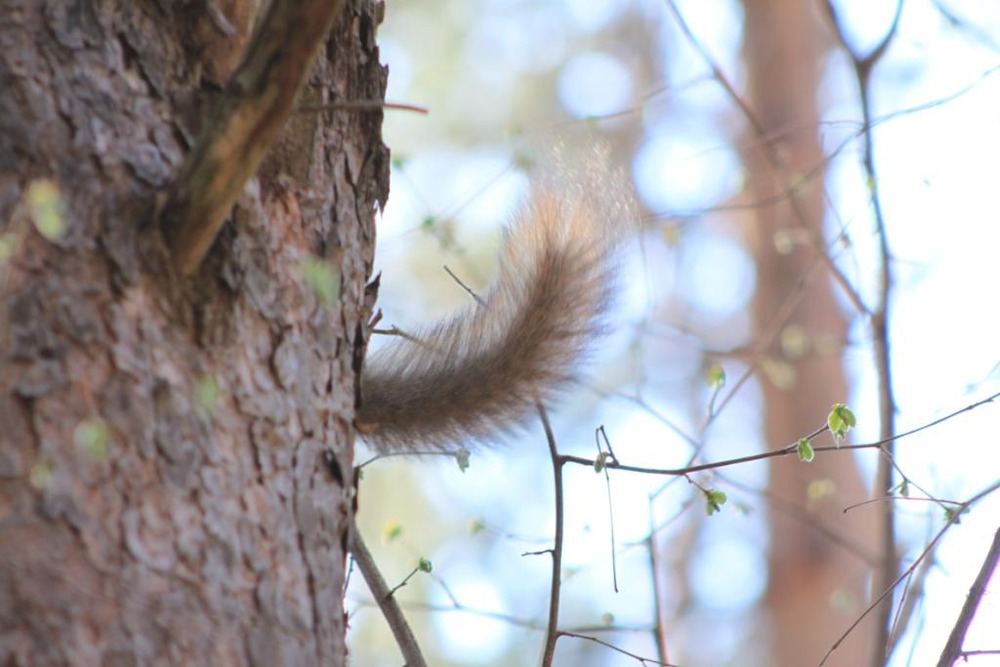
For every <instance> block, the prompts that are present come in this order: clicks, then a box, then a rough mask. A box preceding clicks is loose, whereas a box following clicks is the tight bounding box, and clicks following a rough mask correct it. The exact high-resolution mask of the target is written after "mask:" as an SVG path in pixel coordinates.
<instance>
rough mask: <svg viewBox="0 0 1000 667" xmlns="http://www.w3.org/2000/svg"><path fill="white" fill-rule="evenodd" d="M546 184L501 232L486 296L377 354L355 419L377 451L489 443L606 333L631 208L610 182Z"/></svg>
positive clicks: (557, 384) (553, 388)
mask: <svg viewBox="0 0 1000 667" xmlns="http://www.w3.org/2000/svg"><path fill="white" fill-rule="evenodd" d="M592 180H594V178H593V177H590V178H588V179H584V182H579V180H578V182H575V183H569V184H567V183H543V184H541V185H539V186H538V187H536V188H535V189H534V192H533V195H532V198H531V202H530V203H529V204H528V205H527V206H526V207H525V208H524V210H523V211H522V212H521V213H520V215H518V216H517V217H516V218H515V220H514V221H513V223H512V224H511V225H510V226H509V227H508V229H507V230H506V233H505V235H504V241H503V248H502V251H501V262H500V272H499V276H498V277H497V279H496V282H495V283H494V284H493V286H492V287H491V288H490V290H489V292H488V293H487V294H486V295H485V296H484V297H483V303H482V304H473V305H470V306H469V307H467V308H465V309H464V310H463V311H461V312H459V313H458V314H456V315H455V316H453V317H451V318H450V319H448V320H445V321H444V322H441V323H439V324H437V325H436V326H434V327H432V328H430V329H428V330H426V331H422V332H419V333H418V334H417V335H416V337H415V340H409V339H406V338H400V339H399V340H397V341H396V342H394V343H393V344H391V345H388V346H386V347H385V348H383V349H381V350H379V351H378V352H376V353H374V354H373V355H372V356H371V357H370V358H369V359H368V360H367V362H366V366H365V370H364V374H363V376H362V406H361V410H360V413H359V415H358V421H359V424H360V426H361V432H362V433H363V434H364V437H365V440H366V441H368V442H369V443H370V444H371V445H373V446H374V447H375V448H376V449H377V450H379V451H381V452H416V451H420V450H425V449H441V448H444V447H446V446H448V445H465V446H469V443H471V442H473V441H484V440H486V441H488V440H494V439H496V437H497V436H498V435H500V434H502V433H503V432H506V431H508V430H510V429H511V428H514V427H516V426H518V425H520V424H522V423H523V422H525V420H527V419H529V418H531V416H532V415H534V414H536V412H535V409H534V406H535V403H536V401H542V402H543V403H545V402H547V401H548V400H550V399H551V398H552V397H553V396H554V395H555V394H556V393H557V392H558V391H559V390H560V389H561V388H563V387H565V385H566V384H567V383H568V382H570V381H571V380H572V378H573V377H574V372H575V370H576V368H577V366H578V363H579V361H580V360H581V358H582V357H584V356H585V354H586V351H587V348H588V347H589V346H590V345H591V344H592V343H593V342H594V341H595V339H596V338H597V337H598V336H599V335H600V334H601V332H602V330H604V329H605V328H606V326H607V324H608V323H607V322H606V320H605V317H604V316H605V314H606V313H607V311H608V306H609V305H610V301H611V298H612V292H613V288H614V284H615V265H616V261H615V258H616V255H617V249H618V246H619V242H620V240H621V239H622V238H623V237H624V236H625V235H626V234H627V232H628V231H629V230H630V229H631V226H632V223H633V219H632V212H631V210H630V207H629V206H627V205H625V204H623V203H622V202H624V201H626V200H625V199H624V198H623V197H621V196H620V195H618V194H611V193H609V190H614V189H613V188H609V187H608V184H607V182H604V183H602V184H600V187H596V186H595V184H594V183H590V182H586V181H592Z"/></svg>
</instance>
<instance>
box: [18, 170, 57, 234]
mask: <svg viewBox="0 0 1000 667" xmlns="http://www.w3.org/2000/svg"><path fill="white" fill-rule="evenodd" d="M27 200H28V210H29V211H30V212H31V219H32V220H33V221H34V223H35V229H37V230H38V232H39V233H40V234H41V235H42V236H44V237H45V238H47V239H48V240H50V241H54V240H55V239H57V238H59V237H60V236H62V235H63V232H65V231H66V204H65V203H64V202H63V198H62V194H60V192H59V186H58V185H56V183H55V181H52V180H49V179H47V178H42V179H39V180H37V181H32V183H31V185H29V186H28V192H27Z"/></svg>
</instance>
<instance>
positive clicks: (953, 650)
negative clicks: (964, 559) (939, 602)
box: [938, 528, 1000, 667]
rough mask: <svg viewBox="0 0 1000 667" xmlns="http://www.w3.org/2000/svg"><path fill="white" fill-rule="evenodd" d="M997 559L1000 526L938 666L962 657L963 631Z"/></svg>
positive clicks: (977, 606) (999, 558)
mask: <svg viewBox="0 0 1000 667" xmlns="http://www.w3.org/2000/svg"><path fill="white" fill-rule="evenodd" d="M997 561H1000V528H998V529H997V531H996V532H995V533H993V544H992V545H990V550H989V552H987V554H986V559H985V560H983V566H982V567H981V568H979V574H978V575H977V576H976V580H975V581H974V582H972V587H971V588H969V595H968V596H967V597H966V598H965V604H964V605H962V611H961V612H960V613H959V614H958V619H957V620H956V621H955V627H954V628H952V630H951V635H950V636H949V637H948V641H947V643H945V645H944V650H943V651H942V652H941V659H940V660H938V667H951V666H952V665H953V664H955V661H956V660H958V659H959V658H960V657H962V643H963V642H964V641H965V633H966V632H968V630H969V625H970V624H971V623H972V619H973V618H974V617H975V616H976V610H977V609H979V603H980V602H981V601H982V599H983V595H984V594H985V593H986V586H987V585H988V584H989V583H990V577H992V576H993V571H994V570H995V569H996V567H997Z"/></svg>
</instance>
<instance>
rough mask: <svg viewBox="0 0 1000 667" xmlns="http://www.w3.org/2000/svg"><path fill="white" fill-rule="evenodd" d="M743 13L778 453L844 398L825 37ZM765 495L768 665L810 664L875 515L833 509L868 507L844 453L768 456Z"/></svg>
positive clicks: (794, 13) (779, 12)
mask: <svg viewBox="0 0 1000 667" xmlns="http://www.w3.org/2000/svg"><path fill="white" fill-rule="evenodd" d="M744 10H745V12H746V25H745V43H744V57H745V62H746V66H747V79H748V81H747V88H748V98H749V100H748V101H749V107H750V109H751V113H753V114H755V116H754V120H753V121H750V122H749V124H750V126H751V127H750V130H749V132H748V136H747V137H746V139H745V145H746V147H747V148H746V150H745V154H744V160H745V163H746V166H747V173H748V177H749V185H750V196H751V199H752V201H753V202H758V203H761V204H759V208H758V209H757V211H756V219H755V226H754V232H753V234H752V237H753V239H752V245H753V252H754V256H755V259H756V264H757V276H758V284H757V292H756V296H755V300H754V305H753V308H754V320H755V338H754V339H755V340H757V341H761V342H762V343H763V344H764V345H765V348H764V349H763V350H762V354H763V359H764V363H763V364H762V369H763V371H764V372H763V373H762V376H761V384H762V387H763V391H764V401H765V418H764V419H765V437H766V442H767V443H768V444H769V446H770V447H772V448H777V447H779V446H784V445H788V444H792V443H795V442H796V441H797V440H798V439H799V438H802V437H804V436H806V435H808V434H810V433H812V432H813V431H814V430H816V429H817V428H818V427H819V426H821V425H822V424H823V420H824V419H825V418H826V415H827V414H828V413H829V411H830V409H831V407H832V405H833V404H834V403H837V402H846V401H847V383H846V380H845V378H844V370H843V367H842V360H841V354H842V352H843V344H844V341H845V340H846V322H845V320H844V316H843V315H842V313H841V310H840V306H839V305H838V304H837V302H836V301H835V299H834V297H833V293H832V290H831V281H830V274H829V271H828V270H827V268H826V265H825V264H824V263H823V260H821V259H820V258H819V253H824V252H825V248H824V243H823V241H822V239H823V217H824V212H825V202H824V194H823V188H824V173H825V172H824V170H823V169H822V168H821V165H822V164H823V162H824V156H823V153H822V148H821V146H820V144H819V138H818V132H817V128H818V127H819V114H818V112H817V109H816V96H817V90H818V87H819V75H820V73H821V70H822V66H823V62H822V59H823V56H824V54H825V47H824V43H825V42H826V41H828V40H827V38H826V36H825V34H824V31H823V28H822V25H821V24H820V22H819V20H818V15H817V13H816V11H815V7H814V6H813V5H812V4H811V3H788V2H785V1H784V0H755V1H754V2H744ZM754 122H756V124H757V126H756V127H753V125H754ZM769 492H770V495H771V510H770V513H769V521H770V530H769V534H770V539H771V544H770V554H769V560H770V563H769V589H768V596H767V601H766V608H767V610H768V612H769V613H770V617H771V621H772V634H771V636H772V649H773V655H774V658H775V660H774V663H773V664H775V665H786V666H788V667H800V666H802V665H815V664H818V663H819V662H820V660H821V659H822V658H823V656H824V654H825V653H826V651H827V650H828V649H829V648H830V647H831V646H832V645H833V643H834V642H835V641H836V639H837V637H838V636H839V635H840V634H841V633H842V632H843V631H844V630H846V628H847V627H848V626H849V625H850V623H851V622H852V621H853V620H854V619H855V618H856V617H857V616H858V615H860V613H861V612H862V611H863V610H864V607H865V606H866V605H867V601H868V591H867V589H866V583H867V582H866V578H867V576H868V573H869V568H870V566H871V565H872V564H873V562H874V560H875V559H876V556H875V552H876V549H877V547H876V545H877V541H876V533H875V519H874V516H875V515H874V513H872V512H866V511H864V509H861V510H857V511H854V512H851V513H849V514H846V515H845V514H844V513H843V511H842V510H843V508H844V507H845V506H847V505H850V504H853V503H857V502H860V501H862V500H864V499H865V498H867V497H868V491H867V489H866V488H865V485H864V483H863V482H862V479H861V477H860V474H859V472H858V470H857V468H856V466H855V463H854V459H853V457H852V456H851V455H850V454H849V453H847V452H843V453H834V454H825V455H821V456H819V457H818V458H817V459H816V461H815V462H813V463H810V464H806V463H803V462H800V461H797V460H794V459H791V458H780V459H774V460H773V463H772V464H771V467H770V488H769ZM820 529H822V530H820ZM831 536H836V537H833V538H832V539H831ZM873 629H874V628H873V626H872V624H871V623H867V624H862V625H861V626H860V627H859V628H857V629H856V630H855V631H854V633H853V634H852V636H851V637H850V638H849V639H848V640H847V642H846V643H845V644H844V645H843V646H841V647H840V648H839V649H838V650H837V652H836V653H835V654H834V656H833V658H832V659H831V661H830V662H828V663H827V664H829V665H850V666H852V667H853V666H856V665H862V664H865V661H866V660H867V659H868V656H869V655H870V653H871V651H870V650H869V648H868V647H869V646H870V645H871V643H872V642H873V636H874V635H873Z"/></svg>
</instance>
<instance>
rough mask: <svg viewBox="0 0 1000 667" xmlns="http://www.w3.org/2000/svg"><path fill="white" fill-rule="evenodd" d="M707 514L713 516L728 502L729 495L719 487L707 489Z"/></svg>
mask: <svg viewBox="0 0 1000 667" xmlns="http://www.w3.org/2000/svg"><path fill="white" fill-rule="evenodd" d="M704 493H705V514H707V515H708V516H712V515H713V514H715V513H716V512H721V511H722V506H723V505H725V504H726V500H728V497H727V496H726V494H725V493H724V492H722V491H719V490H718V489H708V490H705V492H704Z"/></svg>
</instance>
